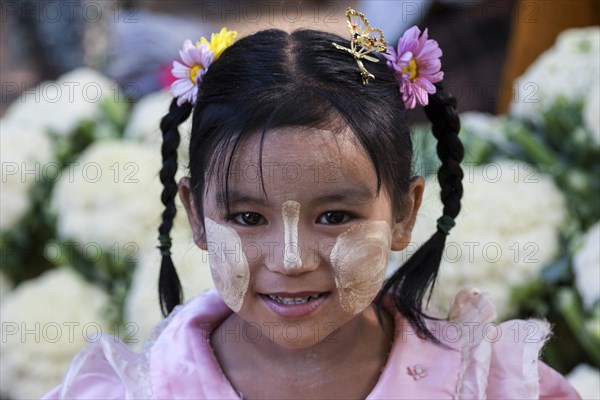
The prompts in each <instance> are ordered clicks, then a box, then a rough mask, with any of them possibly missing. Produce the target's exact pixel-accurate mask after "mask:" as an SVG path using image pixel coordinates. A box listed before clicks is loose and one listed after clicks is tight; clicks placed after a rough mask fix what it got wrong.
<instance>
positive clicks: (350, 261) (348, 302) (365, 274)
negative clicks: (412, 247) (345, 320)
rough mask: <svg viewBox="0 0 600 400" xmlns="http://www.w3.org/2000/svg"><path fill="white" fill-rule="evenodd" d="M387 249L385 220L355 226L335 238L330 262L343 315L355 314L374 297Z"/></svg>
mask: <svg viewBox="0 0 600 400" xmlns="http://www.w3.org/2000/svg"><path fill="white" fill-rule="evenodd" d="M390 246H391V239H390V228H389V226H388V224H387V222H385V221H373V222H366V223H363V224H357V225H355V226H353V227H352V228H350V229H348V230H347V231H346V232H344V233H342V234H341V235H339V236H338V238H337V241H336V244H335V246H334V248H333V250H332V251H331V255H330V261H331V265H332V267H333V270H334V274H335V283H336V287H337V289H338V293H339V301H340V306H341V307H342V309H343V310H344V311H345V312H347V313H349V314H358V313H360V312H362V311H363V310H364V309H365V308H367V307H368V306H369V304H371V302H372V301H373V299H374V298H375V296H377V293H378V292H379V290H380V289H381V285H382V284H383V281H384V279H385V271H386V265H387V261H388V257H389V254H390Z"/></svg>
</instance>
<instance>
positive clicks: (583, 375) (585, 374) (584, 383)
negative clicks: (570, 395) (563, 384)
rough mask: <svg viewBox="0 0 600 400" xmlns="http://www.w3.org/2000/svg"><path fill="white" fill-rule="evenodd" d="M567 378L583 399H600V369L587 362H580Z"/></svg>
mask: <svg viewBox="0 0 600 400" xmlns="http://www.w3.org/2000/svg"><path fill="white" fill-rule="evenodd" d="M566 378H567V379H568V380H569V383H570V384H571V385H573V387H574V388H575V390H577V393H579V395H580V396H581V398H582V399H600V371H598V369H596V368H594V367H590V366H589V365H587V364H579V365H578V366H576V367H575V368H574V369H573V371H571V372H570V373H569V374H568V375H567V376H566Z"/></svg>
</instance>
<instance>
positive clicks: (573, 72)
mask: <svg viewBox="0 0 600 400" xmlns="http://www.w3.org/2000/svg"><path fill="white" fill-rule="evenodd" d="M599 77H600V27H597V26H596V27H588V28H575V29H569V30H566V31H564V32H562V33H561V34H560V35H559V36H558V38H557V40H556V43H555V44H554V46H553V47H552V48H550V49H549V50H547V51H546V52H545V53H543V54H542V55H541V56H540V57H539V58H538V59H537V60H536V61H535V62H534V63H533V64H531V65H530V66H529V68H528V69H527V71H525V73H524V74H523V75H522V76H520V77H519V78H517V79H516V81H515V83H514V85H513V89H514V93H513V102H512V104H511V107H510V114H512V115H513V116H516V117H519V118H522V119H526V120H530V121H533V122H534V123H540V122H541V115H542V113H543V112H544V111H546V110H548V108H549V107H551V106H552V104H553V103H554V101H555V100H556V99H557V97H558V96H564V98H565V99H566V100H567V101H569V102H580V101H583V100H585V98H586V97H587V95H588V93H589V90H590V87H591V86H593V85H595V84H596V82H598V80H599ZM596 110H597V109H596Z"/></svg>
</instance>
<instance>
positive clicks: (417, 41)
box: [383, 26, 444, 109]
mask: <svg viewBox="0 0 600 400" xmlns="http://www.w3.org/2000/svg"><path fill="white" fill-rule="evenodd" d="M419 36H420V37H419ZM383 56H384V57H385V58H386V59H387V60H388V62H387V64H388V66H389V67H390V68H393V69H394V76H395V77H396V80H397V81H398V84H399V86H400V93H401V94H402V100H404V105H405V106H406V108H407V109H411V108H415V106H416V104H417V102H418V103H419V104H420V105H422V106H426V105H427V104H428V103H429V99H428V95H429V94H434V93H435V91H436V88H435V86H434V85H433V84H434V83H436V82H439V81H441V80H442V79H443V78H444V73H443V72H442V71H440V69H441V68H442V63H441V61H440V57H441V56H442V50H441V49H440V47H439V46H438V43H437V42H436V41H435V40H432V39H427V29H425V31H424V32H423V35H421V31H420V30H419V28H417V27H416V26H413V27H412V28H410V29H409V30H407V31H406V32H404V35H402V37H401V38H400V40H399V41H398V50H397V51H396V49H394V48H393V47H391V46H389V47H388V48H387V53H383Z"/></svg>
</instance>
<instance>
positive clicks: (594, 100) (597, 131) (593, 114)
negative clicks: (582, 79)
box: [583, 81, 600, 146]
mask: <svg viewBox="0 0 600 400" xmlns="http://www.w3.org/2000/svg"><path fill="white" fill-rule="evenodd" d="M598 110H600V81H596V82H595V84H594V85H593V86H592V90H591V91H590V93H589V95H588V97H587V99H586V101H585V106H584V108H583V120H584V122H585V126H586V127H587V128H588V130H589V131H590V133H591V134H592V138H593V139H594V141H595V142H596V144H597V145H599V146H600V115H598Z"/></svg>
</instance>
